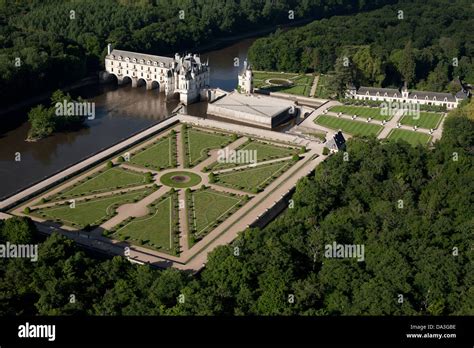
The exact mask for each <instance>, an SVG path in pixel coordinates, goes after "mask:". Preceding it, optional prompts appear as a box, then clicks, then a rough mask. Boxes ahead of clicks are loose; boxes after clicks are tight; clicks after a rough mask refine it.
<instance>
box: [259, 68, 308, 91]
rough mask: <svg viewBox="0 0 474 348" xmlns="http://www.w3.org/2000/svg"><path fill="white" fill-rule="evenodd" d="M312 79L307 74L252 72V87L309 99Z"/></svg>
mask: <svg viewBox="0 0 474 348" xmlns="http://www.w3.org/2000/svg"><path fill="white" fill-rule="evenodd" d="M313 79H314V77H313V76H312V75H307V74H297V73H283V72H281V73H280V72H272V71H254V72H253V82H254V87H255V88H259V89H262V90H266V91H270V92H282V93H289V94H297V95H302V96H306V97H309V94H310V92H311V85H312V84H313Z"/></svg>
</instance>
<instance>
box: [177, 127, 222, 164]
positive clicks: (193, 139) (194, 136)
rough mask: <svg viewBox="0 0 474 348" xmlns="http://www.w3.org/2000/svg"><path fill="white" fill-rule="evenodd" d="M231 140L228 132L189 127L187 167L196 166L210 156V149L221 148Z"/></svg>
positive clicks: (186, 147) (187, 133)
mask: <svg viewBox="0 0 474 348" xmlns="http://www.w3.org/2000/svg"><path fill="white" fill-rule="evenodd" d="M230 142H231V138H230V136H229V135H226V134H222V133H210V132H205V131H201V130H197V129H194V128H187V130H186V144H185V150H186V156H187V163H186V164H187V167H194V166H195V165H197V164H199V163H200V162H202V161H204V160H205V159H206V158H207V157H208V156H209V155H208V152H209V150H211V149H218V148H221V147H223V146H225V145H227V144H229V143H230Z"/></svg>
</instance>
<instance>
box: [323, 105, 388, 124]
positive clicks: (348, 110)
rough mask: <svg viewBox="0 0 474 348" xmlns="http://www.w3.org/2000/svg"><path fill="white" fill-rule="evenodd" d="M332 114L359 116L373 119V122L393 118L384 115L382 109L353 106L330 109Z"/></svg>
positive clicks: (339, 106) (338, 106)
mask: <svg viewBox="0 0 474 348" xmlns="http://www.w3.org/2000/svg"><path fill="white" fill-rule="evenodd" d="M329 111H331V112H335V113H339V112H342V113H343V114H345V115H349V116H352V115H357V116H359V117H363V118H369V117H372V119H373V120H379V121H383V120H387V121H388V120H390V119H391V118H392V116H390V115H382V114H381V112H382V109H380V108H369V107H365V106H352V105H337V106H333V107H332V108H330V109H329Z"/></svg>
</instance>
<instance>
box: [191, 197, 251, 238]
mask: <svg viewBox="0 0 474 348" xmlns="http://www.w3.org/2000/svg"><path fill="white" fill-rule="evenodd" d="M242 200H243V197H241V196H237V195H235V196H232V195H231V194H229V193H224V192H218V191H214V190H211V189H208V188H207V189H204V190H197V191H194V192H191V206H192V207H191V209H190V211H192V221H193V223H192V226H193V228H192V230H193V231H194V236H195V237H197V238H200V237H202V236H203V235H205V234H206V233H207V232H209V231H211V230H213V229H214V228H215V227H217V225H219V224H220V223H221V222H223V221H224V220H225V219H226V218H227V217H228V216H229V215H230V214H232V213H233V212H235V210H237V209H238V208H239V207H240V206H239V203H241V202H242Z"/></svg>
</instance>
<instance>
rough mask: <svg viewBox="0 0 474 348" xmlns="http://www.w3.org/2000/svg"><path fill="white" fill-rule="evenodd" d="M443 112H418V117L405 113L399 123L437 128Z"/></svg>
mask: <svg viewBox="0 0 474 348" xmlns="http://www.w3.org/2000/svg"><path fill="white" fill-rule="evenodd" d="M442 119H443V114H439V113H435V112H420V115H419V117H413V116H411V115H405V116H403V117H402V119H401V120H400V123H401V124H403V125H407V126H417V127H420V128H425V129H436V128H438V126H439V124H440V122H441V120H442Z"/></svg>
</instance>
